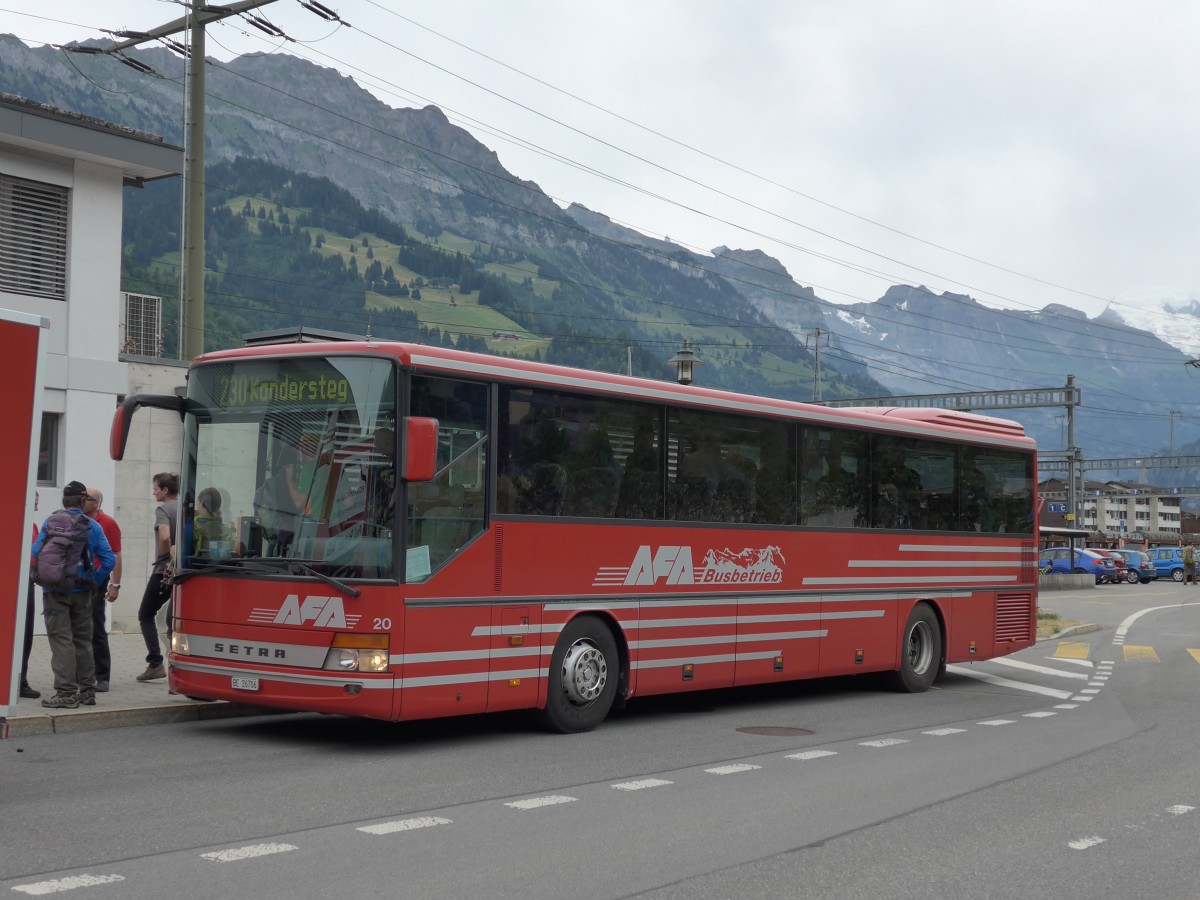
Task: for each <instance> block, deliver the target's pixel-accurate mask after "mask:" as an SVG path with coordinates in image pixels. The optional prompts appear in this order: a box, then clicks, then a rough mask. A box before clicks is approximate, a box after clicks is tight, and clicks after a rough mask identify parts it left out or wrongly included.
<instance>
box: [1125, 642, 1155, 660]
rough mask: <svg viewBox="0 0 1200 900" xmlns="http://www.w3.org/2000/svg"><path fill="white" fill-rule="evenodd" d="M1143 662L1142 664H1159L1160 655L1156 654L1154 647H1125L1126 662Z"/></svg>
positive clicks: (1127, 645) (1128, 645)
mask: <svg viewBox="0 0 1200 900" xmlns="http://www.w3.org/2000/svg"><path fill="white" fill-rule="evenodd" d="M1132 660H1141V661H1142V662H1158V661H1159V659H1158V654H1157V653H1155V652H1154V648H1153V647H1134V646H1132V645H1131V644H1126V645H1125V661H1126V662H1130V661H1132Z"/></svg>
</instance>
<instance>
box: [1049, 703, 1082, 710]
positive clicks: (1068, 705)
mask: <svg viewBox="0 0 1200 900" xmlns="http://www.w3.org/2000/svg"><path fill="white" fill-rule="evenodd" d="M1054 708H1055V709H1079V704H1078V703H1056V704H1054Z"/></svg>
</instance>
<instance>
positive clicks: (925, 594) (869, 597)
mask: <svg viewBox="0 0 1200 900" xmlns="http://www.w3.org/2000/svg"><path fill="white" fill-rule="evenodd" d="M973 596H974V592H972V591H911V592H908V593H904V594H890V595H889V594H888V593H882V592H881V593H876V592H874V591H872V592H870V593H867V594H817V595H816V597H817V599H819V600H820V601H821V602H822V603H886V602H888V601H889V600H892V601H896V602H900V601H904V600H917V599H921V600H924V599H934V600H953V599H955V598H956V597H957V598H963V597H973Z"/></svg>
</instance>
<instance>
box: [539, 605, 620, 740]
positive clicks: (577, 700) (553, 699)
mask: <svg viewBox="0 0 1200 900" xmlns="http://www.w3.org/2000/svg"><path fill="white" fill-rule="evenodd" d="M620 674H621V673H620V655H619V654H618V653H617V642H616V640H614V638H613V635H612V631H611V630H609V628H608V626H607V625H605V624H604V623H603V622H601V621H600V620H599V619H597V618H595V617H593V616H580V617H579V618H577V619H574V620H573V621H571V622H570V623H569V624H568V625H567V627H566V628H564V629H563V630H562V634H561V635H559V638H558V643H557V644H555V645H554V655H553V656H552V657H551V658H550V676H549V684H548V685H547V688H546V706H545V707H544V708H543V709H541V710H540V711H539V712H540V718H541V720H542V724H543V725H544V726H545V727H546V728H547V729H549V730H551V731H557V732H559V733H561V734H576V733H578V732H581V731H591V730H592V729H593V728H595V727H596V726H597V725H599V724H600V723H601V722H603V721H604V717H605V716H607V715H608V711H609V710H610V709H612V705H613V700H614V699H615V698H616V696H617V682H618V681H619V680H620Z"/></svg>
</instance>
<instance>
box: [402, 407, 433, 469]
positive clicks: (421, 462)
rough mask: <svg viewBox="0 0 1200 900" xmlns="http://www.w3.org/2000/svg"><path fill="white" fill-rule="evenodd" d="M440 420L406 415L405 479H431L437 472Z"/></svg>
mask: <svg viewBox="0 0 1200 900" xmlns="http://www.w3.org/2000/svg"><path fill="white" fill-rule="evenodd" d="M437 450H438V420H437V419H430V418H428V417H426V416H405V417H404V479H405V481H431V480H432V479H433V476H434V475H436V474H437Z"/></svg>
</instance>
